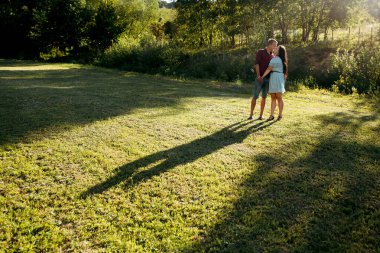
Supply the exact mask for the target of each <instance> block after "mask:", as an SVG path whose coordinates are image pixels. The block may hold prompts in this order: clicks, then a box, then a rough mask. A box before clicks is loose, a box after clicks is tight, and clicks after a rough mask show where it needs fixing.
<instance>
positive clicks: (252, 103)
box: [248, 98, 256, 119]
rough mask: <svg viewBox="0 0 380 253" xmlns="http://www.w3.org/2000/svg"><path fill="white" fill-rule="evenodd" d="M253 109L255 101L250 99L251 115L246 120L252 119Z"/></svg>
mask: <svg viewBox="0 0 380 253" xmlns="http://www.w3.org/2000/svg"><path fill="white" fill-rule="evenodd" d="M255 107H256V99H255V98H252V100H251V113H250V114H249V117H248V119H252V116H253V111H254V110H255Z"/></svg>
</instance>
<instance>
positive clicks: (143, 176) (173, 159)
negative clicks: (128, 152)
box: [82, 121, 276, 198]
mask: <svg viewBox="0 0 380 253" xmlns="http://www.w3.org/2000/svg"><path fill="white" fill-rule="evenodd" d="M275 122H276V121H272V122H266V121H263V122H260V123H257V124H254V125H249V124H250V123H251V122H250V121H247V122H240V123H235V124H232V125H230V126H227V127H225V128H223V129H221V130H219V131H217V132H215V133H213V134H211V135H208V136H206V137H204V138H201V139H197V140H194V141H192V142H190V143H187V144H183V145H180V146H178V147H175V148H171V149H168V150H164V151H160V152H157V153H154V154H152V155H149V156H146V157H144V158H141V159H139V160H136V161H133V162H131V163H128V164H126V165H123V166H121V167H120V168H118V169H117V172H116V175H114V176H113V177H111V178H109V179H108V180H106V181H104V182H102V183H100V184H98V185H95V186H93V187H91V188H90V189H88V190H87V191H86V192H84V193H83V194H82V197H83V198H86V197H88V196H90V195H93V194H99V193H102V192H104V191H106V190H107V189H109V188H110V187H112V186H115V185H117V184H119V183H121V182H125V183H127V185H128V184H129V185H133V184H138V183H139V182H140V181H142V180H147V179H149V178H151V177H153V176H155V175H159V174H161V173H164V172H165V171H168V170H170V169H172V168H174V167H176V166H178V165H181V164H186V163H190V162H193V161H195V160H196V159H198V158H201V157H203V156H206V155H208V154H211V153H213V152H215V151H217V150H219V149H221V148H224V147H226V146H229V145H232V144H235V143H240V142H242V141H243V140H244V139H245V138H247V136H248V135H250V134H252V133H254V132H257V131H261V130H263V129H265V128H267V127H269V126H270V125H272V124H274V123H275ZM247 125H248V127H246V126H247ZM157 163H158V164H157ZM146 167H151V168H149V169H145V170H141V171H140V169H142V168H146Z"/></svg>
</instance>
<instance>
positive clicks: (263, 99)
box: [259, 97, 265, 119]
mask: <svg viewBox="0 0 380 253" xmlns="http://www.w3.org/2000/svg"><path fill="white" fill-rule="evenodd" d="M264 108H265V98H263V97H261V107H260V117H259V119H263V114H264Z"/></svg>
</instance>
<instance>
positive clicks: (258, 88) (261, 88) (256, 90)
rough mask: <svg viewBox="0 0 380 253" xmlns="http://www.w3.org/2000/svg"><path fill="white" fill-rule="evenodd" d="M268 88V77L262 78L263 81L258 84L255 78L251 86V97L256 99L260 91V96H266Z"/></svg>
mask: <svg viewBox="0 0 380 253" xmlns="http://www.w3.org/2000/svg"><path fill="white" fill-rule="evenodd" d="M268 90H269V78H264V80H263V83H262V84H260V83H259V81H258V80H257V78H256V80H255V86H254V87H253V92H252V93H253V98H254V99H258V98H259V94H260V92H261V97H263V98H266V97H267V94H268Z"/></svg>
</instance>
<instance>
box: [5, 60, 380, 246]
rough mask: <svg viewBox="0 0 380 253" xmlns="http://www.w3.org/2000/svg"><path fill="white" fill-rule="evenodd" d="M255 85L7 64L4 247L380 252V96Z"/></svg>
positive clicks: (70, 66) (68, 66)
mask: <svg viewBox="0 0 380 253" xmlns="http://www.w3.org/2000/svg"><path fill="white" fill-rule="evenodd" d="M250 92H251V91H250V86H249V85H242V86H237V85H236V84H223V83H218V82H211V81H200V80H198V81H182V80H175V79H169V78H163V77H155V76H147V75H140V74H133V73H125V72H120V71H115V70H109V69H102V68H95V67H90V66H83V65H74V64H44V63H34V62H27V61H10V60H0V252H3V251H4V252H33V251H38V252H379V251H380V137H379V136H380V119H379V114H380V110H379V106H378V104H376V103H374V102H372V101H371V100H368V99H365V98H359V97H357V96H342V95H338V94H333V93H329V92H325V91H316V90H307V89H301V90H299V91H296V92H287V93H286V94H285V97H284V101H285V111H284V118H283V120H281V121H272V122H268V121H265V120H264V121H258V120H253V121H247V120H245V119H246V118H247V116H248V113H249V103H250ZM269 105H270V103H269V99H268V101H267V107H266V110H265V116H266V118H267V117H268V116H269V115H268V114H269ZM255 116H256V117H257V114H256V115H255Z"/></svg>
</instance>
